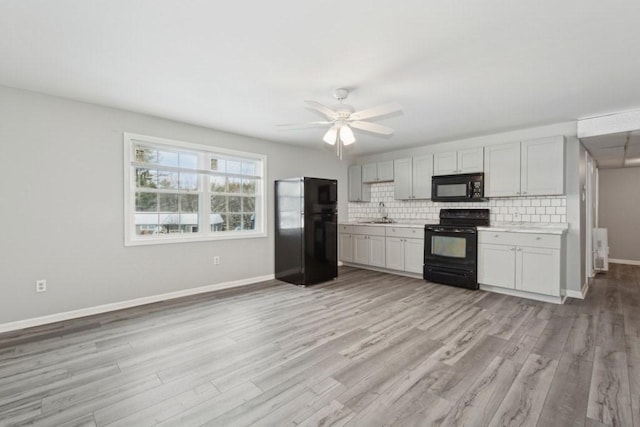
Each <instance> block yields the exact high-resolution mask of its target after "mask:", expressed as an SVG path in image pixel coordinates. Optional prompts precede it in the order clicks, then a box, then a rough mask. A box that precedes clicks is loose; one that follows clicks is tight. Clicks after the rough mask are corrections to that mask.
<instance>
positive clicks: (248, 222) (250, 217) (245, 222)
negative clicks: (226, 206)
mask: <svg viewBox="0 0 640 427" xmlns="http://www.w3.org/2000/svg"><path fill="white" fill-rule="evenodd" d="M255 228H256V222H255V215H254V214H244V215H242V229H243V230H255Z"/></svg>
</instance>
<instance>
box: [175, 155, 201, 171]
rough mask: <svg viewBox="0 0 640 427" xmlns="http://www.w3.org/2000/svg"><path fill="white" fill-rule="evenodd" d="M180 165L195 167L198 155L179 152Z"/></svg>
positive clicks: (182, 166)
mask: <svg viewBox="0 0 640 427" xmlns="http://www.w3.org/2000/svg"><path fill="white" fill-rule="evenodd" d="M179 159H180V167H181V168H189V169H197V168H198V156H197V155H196V154H191V153H180V156H179Z"/></svg>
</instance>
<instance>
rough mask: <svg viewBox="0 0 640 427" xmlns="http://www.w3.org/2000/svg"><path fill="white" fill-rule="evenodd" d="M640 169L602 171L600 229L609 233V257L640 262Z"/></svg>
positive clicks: (599, 206)
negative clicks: (604, 229)
mask: <svg viewBox="0 0 640 427" xmlns="http://www.w3.org/2000/svg"><path fill="white" fill-rule="evenodd" d="M639 184H640V168H637V167H636V168H624V169H600V170H599V189H598V197H599V200H598V225H599V226H600V227H603V228H606V229H608V234H609V249H610V253H609V257H610V258H614V259H620V260H628V261H640V185H639Z"/></svg>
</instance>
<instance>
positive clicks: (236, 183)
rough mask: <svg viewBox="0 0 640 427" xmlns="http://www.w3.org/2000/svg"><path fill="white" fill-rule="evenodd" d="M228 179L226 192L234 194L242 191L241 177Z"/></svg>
mask: <svg viewBox="0 0 640 427" xmlns="http://www.w3.org/2000/svg"><path fill="white" fill-rule="evenodd" d="M228 179H229V186H228V188H227V192H229V193H235V194H240V192H241V191H242V190H241V188H242V179H240V178H228Z"/></svg>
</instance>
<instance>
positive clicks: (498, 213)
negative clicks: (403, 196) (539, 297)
mask: <svg viewBox="0 0 640 427" xmlns="http://www.w3.org/2000/svg"><path fill="white" fill-rule="evenodd" d="M380 202H383V203H384V210H385V211H386V214H387V216H388V217H389V218H391V219H393V220H395V221H420V220H430V221H435V222H437V221H438V219H439V216H438V215H439V213H440V209H442V208H471V209H474V208H489V209H490V210H491V219H490V220H491V222H534V223H549V222H553V223H560V222H567V198H566V196H546V197H501V198H494V199H490V200H489V201H487V202H479V203H442V202H432V201H431V200H394V198H393V183H392V182H384V183H377V184H371V202H369V203H352V202H349V212H348V214H349V218H348V219H349V221H357V220H366V219H371V218H378V217H380V213H379V210H378V209H379V204H380Z"/></svg>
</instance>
